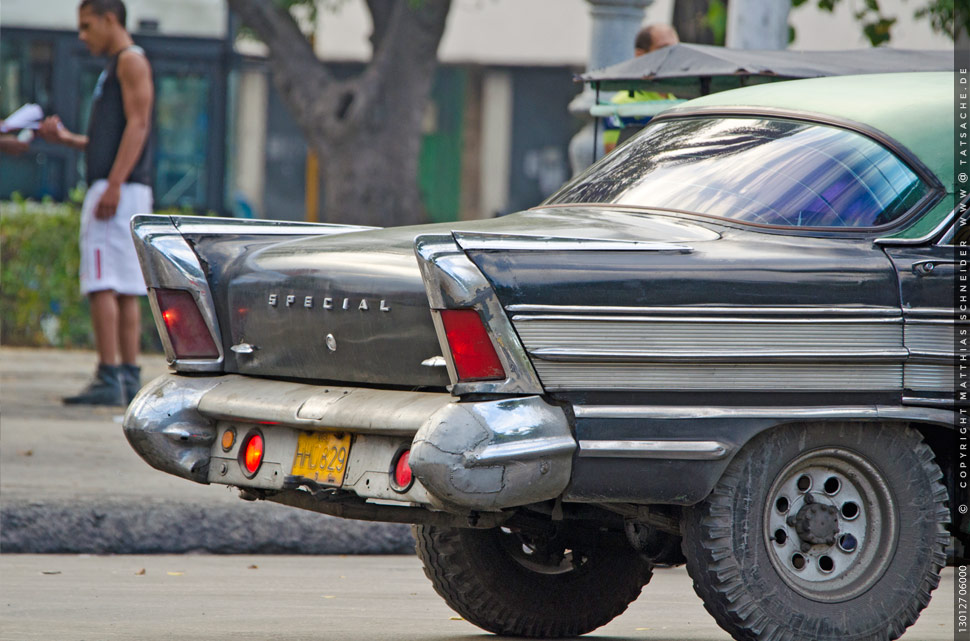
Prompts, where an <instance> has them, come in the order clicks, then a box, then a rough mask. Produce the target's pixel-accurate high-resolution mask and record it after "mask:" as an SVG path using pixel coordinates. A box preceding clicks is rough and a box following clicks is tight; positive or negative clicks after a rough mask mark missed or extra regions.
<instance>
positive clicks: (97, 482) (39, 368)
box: [0, 347, 414, 554]
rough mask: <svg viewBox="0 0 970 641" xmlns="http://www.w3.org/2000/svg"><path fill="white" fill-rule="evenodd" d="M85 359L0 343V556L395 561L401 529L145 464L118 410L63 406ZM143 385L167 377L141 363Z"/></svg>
mask: <svg viewBox="0 0 970 641" xmlns="http://www.w3.org/2000/svg"><path fill="white" fill-rule="evenodd" d="M96 360H97V359H96V356H95V354H94V353H93V352H87V351H71V350H55V349H20V348H9V347H5V348H0V552H5V553H6V552H35V553H58V552H60V553H114V554H136V553H148V554H160V553H173V554H175V553H182V552H216V553H232V554H246V553H290V554H359V553H369V554H398V553H409V552H412V551H413V547H414V543H413V539H412V538H411V533H410V529H409V527H408V526H406V525H400V524H384V523H365V522H361V521H348V520H345V519H338V518H334V517H329V516H325V515H321V514H315V513H312V512H306V511H303V510H296V509H293V508H288V507H284V506H281V505H276V504H271V503H265V502H256V503H252V502H247V501H243V500H241V499H239V498H238V496H237V494H236V492H235V491H234V490H231V489H229V488H227V487H225V486H221V485H220V486H216V485H212V486H208V485H199V484H196V483H193V482H191V481H187V480H185V479H181V478H178V477H174V476H170V475H168V474H165V473H163V472H159V471H157V470H155V469H153V468H151V467H149V466H148V464H147V463H145V462H144V461H143V460H142V459H141V458H140V457H139V456H138V455H137V454H136V453H135V452H134V450H132V449H131V447H130V446H129V445H128V441H127V440H126V439H125V436H124V433H123V431H122V428H121V419H122V416H123V414H124V409H123V408H121V407H118V408H111V407H82V406H65V405H63V404H62V403H61V400H60V399H61V397H62V396H67V395H70V394H73V393H75V392H77V391H78V390H80V389H81V388H83V387H84V386H85V385H86V384H87V382H88V381H89V380H90V378H91V376H92V374H93V372H94V366H95V363H96ZM141 364H142V380H143V381H146V382H147V381H149V380H151V379H152V378H155V377H156V376H159V375H161V374H163V373H165V372H166V371H167V366H166V363H165V359H164V357H162V356H159V355H148V356H146V357H144V358H143V359H142V363H141Z"/></svg>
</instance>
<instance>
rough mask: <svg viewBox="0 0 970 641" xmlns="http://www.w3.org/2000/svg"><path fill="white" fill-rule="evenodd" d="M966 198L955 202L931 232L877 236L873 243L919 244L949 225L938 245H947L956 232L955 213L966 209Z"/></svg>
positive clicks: (929, 239)
mask: <svg viewBox="0 0 970 641" xmlns="http://www.w3.org/2000/svg"><path fill="white" fill-rule="evenodd" d="M967 200H968V199H966V198H965V199H964V200H963V202H962V203H957V206H956V207H954V208H953V210H952V211H950V213H949V214H947V215H946V216H944V217H943V220H942V221H940V223H939V224H938V225H937V226H936V227H934V228H933V230H932V231H931V232H929V233H928V234H925V235H923V236H922V237H920V238H877V239H876V240H875V243H876V244H877V245H920V244H922V243H926V242H929V241H931V240H933V238H934V237H935V236H936V235H937V234H939V233H940V232H941V231H943V229H944V228H945V227H946V226H947V225H951V224H952V226H951V227H950V229H949V230H947V232H946V234H944V236H943V237H942V238H941V239H940V242H939V243H938V244H939V245H947V244H949V243H950V242H951V241H952V240H953V236H954V233H955V232H956V227H957V226H956V222H957V221H956V215H957V212H959V211H961V210H966V206H967Z"/></svg>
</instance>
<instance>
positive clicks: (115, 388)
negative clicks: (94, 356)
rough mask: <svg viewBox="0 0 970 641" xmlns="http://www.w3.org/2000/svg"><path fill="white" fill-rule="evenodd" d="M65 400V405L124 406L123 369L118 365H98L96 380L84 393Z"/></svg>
mask: <svg viewBox="0 0 970 641" xmlns="http://www.w3.org/2000/svg"><path fill="white" fill-rule="evenodd" d="M63 400H64V404H65V405H124V394H123V391H122V388H121V368H120V367H119V366H117V365H103V364H101V365H98V370H97V371H96V372H95V373H94V380H93V381H91V383H90V384H89V385H88V386H87V387H86V388H84V391H82V392H81V393H80V394H78V395H76V396H68V397H67V398H65V399H63Z"/></svg>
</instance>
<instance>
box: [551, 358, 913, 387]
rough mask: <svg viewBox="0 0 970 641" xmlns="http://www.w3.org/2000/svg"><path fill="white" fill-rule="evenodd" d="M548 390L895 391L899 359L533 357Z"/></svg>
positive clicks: (898, 383)
mask: <svg viewBox="0 0 970 641" xmlns="http://www.w3.org/2000/svg"><path fill="white" fill-rule="evenodd" d="M535 366H536V371H537V372H538V373H539V377H540V378H541V380H542V383H543V385H544V386H545V388H546V389H547V390H550V391H553V390H555V391H568V390H631V391H632V390H642V391H658V392H659V391H665V392H669V391H670V390H685V391H716V390H724V391H751V392H775V391H806V392H807V391H830V390H833V389H839V390H845V391H850V390H851V391H890V390H892V391H897V390H902V388H903V365H902V363H901V362H900V363H813V364H793V363H751V364H746V363H623V362H620V363H556V362H550V361H542V360H538V359H537V360H536V362H535Z"/></svg>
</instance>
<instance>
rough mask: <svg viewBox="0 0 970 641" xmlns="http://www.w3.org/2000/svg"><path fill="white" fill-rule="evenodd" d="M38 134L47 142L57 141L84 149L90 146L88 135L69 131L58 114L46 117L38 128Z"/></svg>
mask: <svg viewBox="0 0 970 641" xmlns="http://www.w3.org/2000/svg"><path fill="white" fill-rule="evenodd" d="M37 135H38V136H40V137H41V138H43V139H44V140H46V141H47V142H56V143H58V144H61V145H66V146H68V147H73V148H74V149H81V150H83V149H84V148H85V147H87V146H88V137H87V136H82V135H81V134H75V133H71V132H70V131H68V129H67V127H65V126H64V123H62V122H61V119H60V118H59V117H58V116H48V117H47V118H44V122H42V123H40V127H38V128H37Z"/></svg>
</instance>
